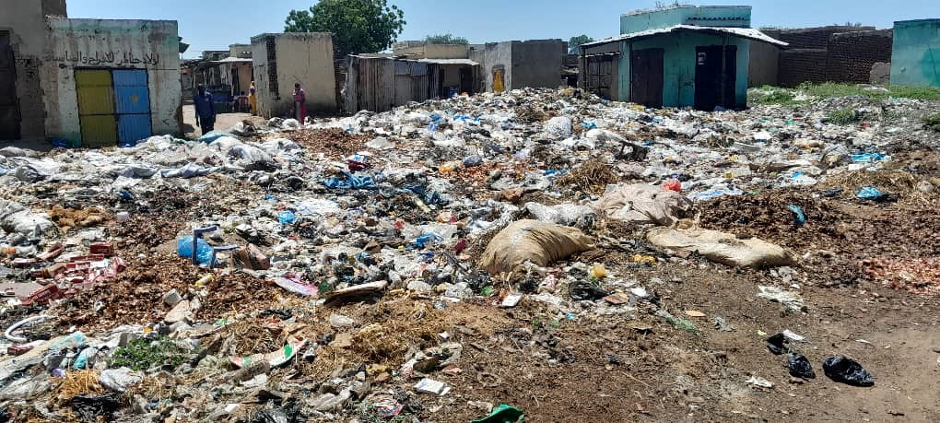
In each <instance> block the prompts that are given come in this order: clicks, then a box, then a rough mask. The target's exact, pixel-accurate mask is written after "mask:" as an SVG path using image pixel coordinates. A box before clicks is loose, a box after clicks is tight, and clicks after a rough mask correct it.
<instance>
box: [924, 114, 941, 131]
mask: <svg viewBox="0 0 941 424" xmlns="http://www.w3.org/2000/svg"><path fill="white" fill-rule="evenodd" d="M939 121H941V116H939V115H938V114H937V113H929V114H927V115H925V116H923V117H921V123H922V124H924V126H925V128H927V129H929V130H931V131H934V132H938V131H941V123H939Z"/></svg>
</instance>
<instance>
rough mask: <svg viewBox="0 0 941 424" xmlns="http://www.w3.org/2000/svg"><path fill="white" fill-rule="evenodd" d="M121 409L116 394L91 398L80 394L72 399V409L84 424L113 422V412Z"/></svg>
mask: <svg viewBox="0 0 941 424" xmlns="http://www.w3.org/2000/svg"><path fill="white" fill-rule="evenodd" d="M120 407H121V401H120V399H118V394H117V393H106V394H103V395H98V396H93V395H86V394H81V395H78V396H75V397H74V398H72V409H73V410H75V412H76V413H77V414H78V416H79V417H81V418H82V421H84V422H92V421H99V417H101V420H103V421H114V412H115V411H117V410H118V408H120Z"/></svg>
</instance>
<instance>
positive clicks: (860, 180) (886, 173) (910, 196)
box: [817, 169, 931, 204]
mask: <svg viewBox="0 0 941 424" xmlns="http://www.w3.org/2000/svg"><path fill="white" fill-rule="evenodd" d="M919 181H920V179H919V178H917V177H916V176H915V175H913V174H911V173H909V172H905V171H900V170H886V169H880V170H876V171H865V170H863V171H854V172H849V173H845V174H841V175H837V176H833V177H829V178H827V179H826V181H823V182H821V183H818V184H817V186H818V188H819V189H827V188H830V187H840V188H841V189H842V190H843V193H844V195H847V196H852V194H853V193H856V191H857V190H859V189H860V188H862V187H865V186H872V187H875V188H877V189H879V190H881V191H882V192H884V193H889V194H894V195H897V196H898V197H899V200H902V201H910V202H913V203H924V204H930V203H931V198H930V193H922V192H920V191H918V190H917V189H916V188H915V187H916V186H917V185H918V183H919Z"/></svg>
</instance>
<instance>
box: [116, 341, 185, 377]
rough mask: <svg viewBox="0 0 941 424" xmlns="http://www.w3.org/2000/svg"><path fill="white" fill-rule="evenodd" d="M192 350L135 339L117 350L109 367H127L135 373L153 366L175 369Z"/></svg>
mask: <svg viewBox="0 0 941 424" xmlns="http://www.w3.org/2000/svg"><path fill="white" fill-rule="evenodd" d="M193 353H198V352H193V351H192V350H189V349H185V348H183V347H181V346H179V345H177V344H176V343H174V342H173V341H171V340H168V339H165V338H161V339H158V340H153V341H152V340H148V339H137V340H133V341H131V342H130V343H128V344H127V346H126V347H121V348H118V349H117V350H115V351H114V356H112V357H111V366H113V367H128V368H131V369H133V370H137V371H144V370H148V369H150V368H152V367H154V366H155V365H171V366H173V367H176V366H177V365H180V364H182V363H184V362H186V361H187V359H189V357H190V355H191V354H193Z"/></svg>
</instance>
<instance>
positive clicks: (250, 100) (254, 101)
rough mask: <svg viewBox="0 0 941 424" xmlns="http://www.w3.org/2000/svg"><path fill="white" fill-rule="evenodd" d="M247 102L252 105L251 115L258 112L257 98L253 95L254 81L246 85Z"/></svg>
mask: <svg viewBox="0 0 941 424" xmlns="http://www.w3.org/2000/svg"><path fill="white" fill-rule="evenodd" d="M248 104H250V105H251V107H252V115H257V114H258V98H256V97H255V81H252V85H251V86H250V87H248Z"/></svg>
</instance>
